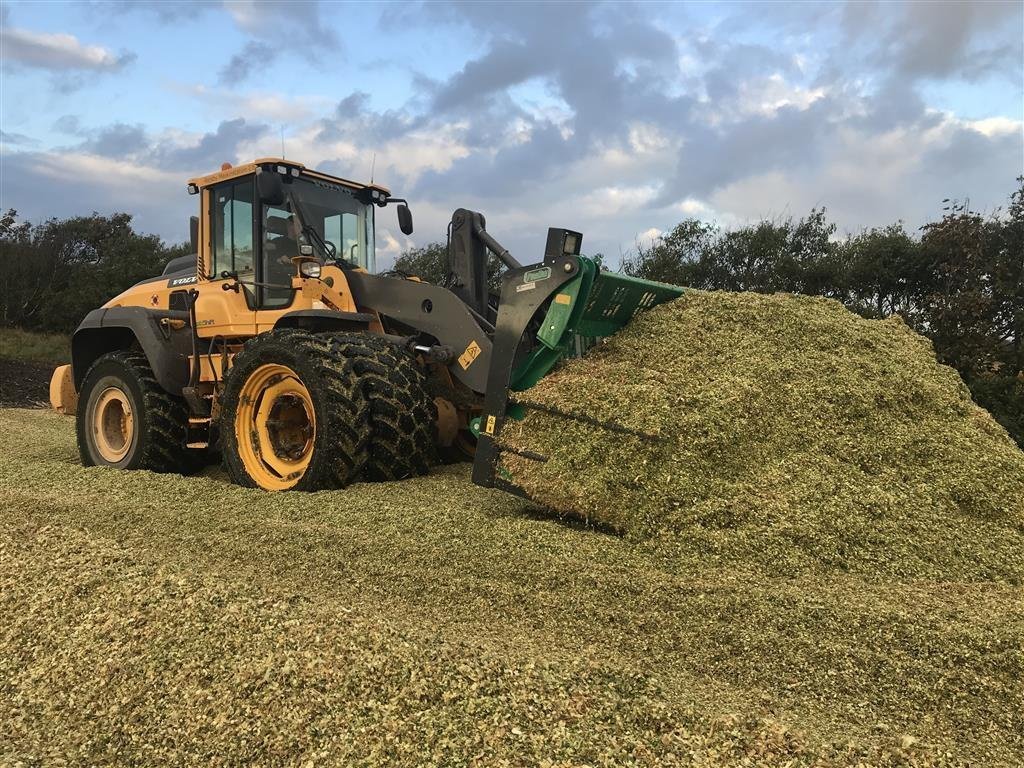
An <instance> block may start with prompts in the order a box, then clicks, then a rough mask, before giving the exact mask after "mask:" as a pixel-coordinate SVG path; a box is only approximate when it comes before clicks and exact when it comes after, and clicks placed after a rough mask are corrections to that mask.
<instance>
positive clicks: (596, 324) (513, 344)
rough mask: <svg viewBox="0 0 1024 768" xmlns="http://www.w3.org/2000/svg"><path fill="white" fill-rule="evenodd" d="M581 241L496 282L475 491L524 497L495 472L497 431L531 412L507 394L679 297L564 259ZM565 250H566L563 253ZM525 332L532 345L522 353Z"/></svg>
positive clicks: (676, 291) (576, 258) (663, 287)
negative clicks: (493, 489) (483, 489)
mask: <svg viewBox="0 0 1024 768" xmlns="http://www.w3.org/2000/svg"><path fill="white" fill-rule="evenodd" d="M581 239H582V238H581V236H579V235H578V234H577V233H572V232H567V233H566V235H565V236H564V237H563V238H562V241H561V242H562V245H563V247H562V249H561V250H562V252H556V253H554V254H552V253H549V254H548V255H546V256H545V258H544V262H543V263H542V264H534V265H532V266H528V267H522V268H520V269H514V270H510V271H508V272H506V273H505V275H504V276H503V278H502V283H501V301H500V302H499V304H498V321H497V325H496V327H495V331H494V347H493V351H492V354H491V361H490V369H489V372H488V377H487V391H486V393H485V395H484V412H483V415H482V416H480V417H479V418H478V419H474V422H473V425H472V426H473V431H474V432H475V433H476V434H477V438H478V441H477V449H476V458H475V459H474V462H473V482H474V483H476V484H477V485H482V486H486V487H497V488H502V489H504V490H506V491H511V492H513V493H517V494H519V495H524V494H523V492H522V491H521V489H519V488H518V487H517V486H515V485H514V484H513V483H511V482H509V478H507V477H504V476H502V472H501V470H499V468H498V460H499V457H500V454H501V451H502V450H506V449H503V448H502V447H501V446H500V445H499V442H498V437H499V435H500V434H501V429H502V426H503V425H504V423H505V421H506V419H508V418H512V419H521V418H523V415H524V413H525V410H524V409H525V408H528V407H530V406H529V405H526V404H523V403H517V402H516V401H515V396H514V394H513V393H515V392H523V391H525V390H528V389H530V387H532V386H534V385H535V384H536V383H537V382H539V381H540V380H541V379H543V378H544V377H545V376H546V375H547V374H548V373H549V372H550V371H551V370H552V369H553V368H554V367H555V365H556V364H557V363H558V361H559V360H561V359H562V358H563V357H566V356H573V355H575V354H576V353H577V350H579V349H580V348H581V342H583V343H586V341H588V340H594V339H599V338H603V337H607V336H612V335H614V334H615V333H617V332H618V331H619V330H620V329H622V328H623V326H625V325H626V324H627V323H629V322H630V321H631V320H632V319H633V317H634V316H635V315H636V314H637V313H638V312H642V311H644V310H647V309H650V308H651V307H654V306H657V305H658V304H662V303H664V302H666V301H671V300H672V299H676V298H678V297H679V296H681V295H682V293H683V289H682V288H680V287H679V286H675V285H667V284H665V283H656V282H652V281H649V280H640V279H638V278H635V277H630V276H628V275H623V274H620V273H618V272H607V271H602V270H601V268H600V267H599V266H598V265H597V262H595V261H594V260H593V259H590V258H587V257H586V256H580V255H579V254H578V252H577V253H566V252H565V251H566V250H577V251H578V247H579V242H580V240H581ZM551 243H552V238H551V237H550V235H549V239H548V250H549V251H552V250H555V249H552V248H551ZM567 243H568V244H569V245H570V248H565V247H564V246H565V244H567ZM538 322H539V325H538ZM528 331H529V332H530V333H531V336H532V341H533V344H532V348H530V349H529V351H527V352H525V353H524V352H523V347H524V344H523V340H524V334H526V333H527V332H528ZM527 346H529V345H527ZM566 415H567V416H571V415H572V414H569V413H566ZM526 458H530V459H535V460H537V461H544V460H545V457H543V456H527V457H526Z"/></svg>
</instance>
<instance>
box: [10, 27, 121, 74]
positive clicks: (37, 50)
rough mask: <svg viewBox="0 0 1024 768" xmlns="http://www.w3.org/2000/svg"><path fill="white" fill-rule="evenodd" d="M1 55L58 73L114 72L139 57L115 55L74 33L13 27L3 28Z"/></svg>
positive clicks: (22, 63)
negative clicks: (84, 41) (80, 38)
mask: <svg viewBox="0 0 1024 768" xmlns="http://www.w3.org/2000/svg"><path fill="white" fill-rule="evenodd" d="M0 58H2V60H3V61H6V62H10V63H12V64H18V65H21V66H24V67H32V68H37V69H45V70H50V71H54V72H65V71H80V70H84V71H92V72H113V71H116V70H119V69H121V68H123V67H124V66H126V65H127V64H129V63H130V62H132V61H134V60H135V54H134V53H130V52H122V53H119V54H115V53H114V52H112V51H110V50H109V49H107V48H104V47H102V46H99V45H84V44H82V43H80V42H79V41H78V38H77V37H75V36H74V35H68V34H63V33H48V32H33V31H30V30H27V29H21V28H18V27H12V26H9V25H8V24H7V23H6V19H5V23H4V24H3V25H2V27H0Z"/></svg>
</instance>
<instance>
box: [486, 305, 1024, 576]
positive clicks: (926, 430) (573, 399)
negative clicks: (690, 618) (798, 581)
mask: <svg viewBox="0 0 1024 768" xmlns="http://www.w3.org/2000/svg"><path fill="white" fill-rule="evenodd" d="M521 399H522V401H523V402H525V403H526V404H527V405H528V404H530V403H536V404H539V405H541V406H546V407H548V408H555V409H558V410H561V411H563V412H570V413H578V414H582V415H584V416H587V417H590V418H592V419H596V420H598V421H600V422H605V423H608V424H612V425H616V426H619V427H625V428H627V429H629V430H633V431H634V432H635V433H642V434H643V436H640V435H638V434H623V433H622V432H619V431H612V430H611V429H607V428H604V427H601V426H595V425H594V424H593V423H591V422H588V421H582V420H577V419H571V418H570V419H567V418H563V417H561V416H557V415H552V414H551V413H549V412H547V411H543V410H536V409H532V410H531V409H528V411H527V417H526V419H525V420H523V421H522V422H509V423H508V424H507V426H506V427H505V430H504V432H503V434H502V438H501V439H502V441H503V442H504V444H506V445H508V446H511V447H513V448H516V449H520V450H528V451H533V452H535V453H540V454H542V455H544V456H547V457H548V458H549V460H548V461H547V462H546V463H540V462H537V461H531V460H529V459H524V458H522V457H520V456H517V455H515V454H512V453H506V454H504V455H503V459H502V468H503V469H504V470H505V471H507V472H510V473H511V475H512V479H513V481H514V482H516V483H517V484H519V485H521V486H522V487H524V488H525V489H526V490H527V491H528V492H529V493H530V494H531V495H532V496H533V498H535V499H538V500H540V501H542V502H544V503H546V504H548V505H549V506H551V507H553V508H555V509H558V510H561V511H563V512H567V513H573V514H578V515H582V516H584V517H587V518H589V519H591V520H594V521H598V522H602V523H605V524H608V525H610V526H612V527H614V528H617V529H619V530H620V531H623V532H625V533H627V534H628V535H630V536H631V537H634V538H642V537H648V536H654V537H656V538H659V539H660V540H661V543H662V545H663V546H664V547H665V548H666V550H667V551H675V552H676V553H677V554H678V556H679V557H680V558H682V559H684V560H686V561H687V562H692V561H694V560H695V559H699V561H700V562H701V564H702V565H704V566H706V565H707V564H708V563H709V562H715V563H719V564H721V565H722V566H727V567H733V568H737V569H750V568H754V569H757V570H761V571H768V572H770V573H776V574H792V573H798V572H833V571H852V572H858V573H862V574H864V575H865V576H867V577H870V578H883V579H884V578H892V577H894V576H898V577H921V578H932V579H951V580H971V581H974V580H991V579H996V580H1005V581H1008V582H1011V583H1015V584H1020V583H1022V581H1024V453H1022V452H1021V451H1020V449H1019V448H1018V447H1017V446H1016V445H1015V444H1014V443H1013V441H1012V440H1011V439H1010V438H1009V436H1008V435H1007V434H1006V432H1005V431H1004V430H1003V429H1002V427H1000V426H999V425H998V424H996V422H995V421H994V420H993V419H992V418H991V416H990V415H989V414H988V413H987V412H986V411H984V410H983V409H981V408H979V407H977V406H976V405H974V403H972V402H971V399H970V394H969V392H968V390H967V388H966V387H965V386H964V384H963V382H962V381H961V380H960V378H959V376H958V375H957V374H956V372H955V371H954V370H953V369H951V368H948V367H946V366H942V365H939V364H938V363H937V362H936V360H935V356H934V353H933V351H932V348H931V344H930V343H929V342H928V341H927V340H926V339H924V338H923V337H921V336H919V335H917V334H916V333H914V332H913V331H911V330H910V329H909V328H908V327H907V326H906V325H905V324H904V323H903V322H902V321H901V320H900V319H899V318H892V319H889V320H884V321H872V320H865V319H863V318H861V317H858V316H857V315H854V314H853V313H851V312H849V311H847V310H846V309H845V308H843V307H842V305H840V304H839V303H838V302H835V301H831V300H826V299H819V298H810V297H804V296H793V295H789V294H776V295H771V296H766V295H761V294H735V293H718V292H715V293H705V292H699V291H689V292H687V293H686V294H685V295H684V296H683V297H682V298H680V299H679V300H677V301H674V302H671V303H668V304H665V305H662V306H660V307H656V308H655V309H653V310H651V311H650V312H648V313H645V314H643V315H641V316H640V317H638V318H637V319H635V320H634V322H633V323H631V324H630V325H629V326H627V327H626V328H625V329H624V330H623V331H621V332H620V333H619V334H617V335H616V336H614V337H612V338H610V339H609V340H608V341H607V342H606V343H604V344H602V345H601V346H600V347H599V348H597V349H596V350H594V351H593V352H592V353H591V354H590V355H588V356H587V357H585V358H583V359H579V360H571V361H568V362H566V363H565V364H564V365H563V366H562V367H561V368H560V369H559V370H557V371H556V372H555V373H554V374H552V375H551V376H549V377H548V378H546V379H544V380H543V381H541V382H540V384H538V385H537V386H536V387H534V388H533V389H531V390H529V391H527V392H525V393H522V395H521Z"/></svg>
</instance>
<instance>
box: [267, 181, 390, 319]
mask: <svg viewBox="0 0 1024 768" xmlns="http://www.w3.org/2000/svg"><path fill="white" fill-rule="evenodd" d="M262 223H263V227H262V231H263V259H264V279H265V280H266V282H268V283H271V284H273V283H282V284H284V285H290V279H291V275H293V274H294V273H295V265H294V262H292V257H294V256H297V255H298V253H299V246H300V245H311V246H313V255H314V256H316V257H317V258H319V259H320V260H321V261H337V262H339V263H343V262H348V263H349V264H352V265H354V266H357V267H362V268H363V269H365V270H366V271H368V272H373V271H374V266H375V265H374V249H373V206H372V205H368V204H366V203H362V202H360V201H359V200H358V199H357V198H356V196H355V190H351V189H348V188H346V187H342V186H340V185H337V184H332V183H330V182H327V181H321V180H319V179H308V178H298V179H293V180H292V181H291V183H290V184H287V185H286V186H285V202H284V203H282V204H281V205H280V206H270V205H264V206H263V221H262ZM290 301H291V292H290V290H277V289H275V288H271V289H269V290H268V291H267V293H266V294H265V296H264V305H265V306H275V305H280V306H284V305H286V304H288V303H289V302H290Z"/></svg>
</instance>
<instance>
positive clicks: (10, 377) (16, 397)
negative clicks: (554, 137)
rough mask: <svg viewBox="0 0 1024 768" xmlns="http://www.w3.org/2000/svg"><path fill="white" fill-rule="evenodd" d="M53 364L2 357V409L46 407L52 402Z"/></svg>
mask: <svg viewBox="0 0 1024 768" xmlns="http://www.w3.org/2000/svg"><path fill="white" fill-rule="evenodd" d="M54 367H55V366H54V365H53V364H52V363H37V362H30V361H26V360H13V359H11V358H8V357H0V407H4V408H34V407H45V406H47V405H48V404H49V401H50V376H51V374H52V373H53V369H54Z"/></svg>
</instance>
